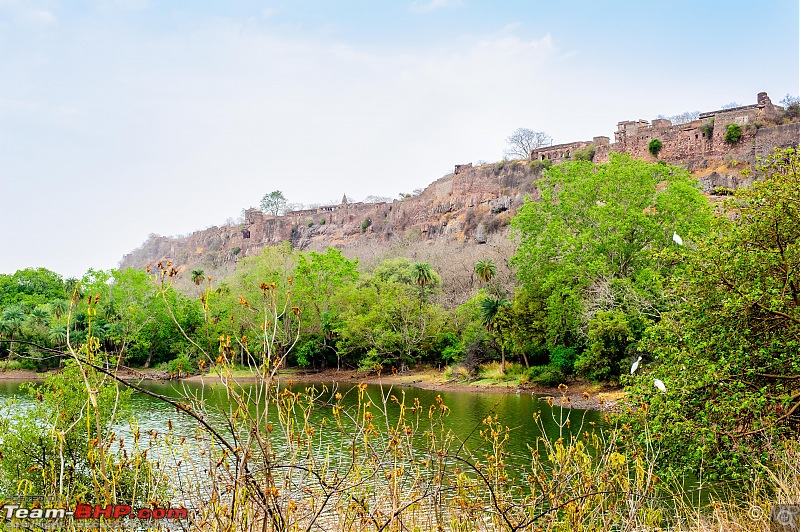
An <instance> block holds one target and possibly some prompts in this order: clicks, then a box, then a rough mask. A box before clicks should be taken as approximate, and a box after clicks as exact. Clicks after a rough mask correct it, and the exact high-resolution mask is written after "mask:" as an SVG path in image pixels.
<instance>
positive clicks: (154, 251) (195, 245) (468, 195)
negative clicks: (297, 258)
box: [120, 161, 537, 278]
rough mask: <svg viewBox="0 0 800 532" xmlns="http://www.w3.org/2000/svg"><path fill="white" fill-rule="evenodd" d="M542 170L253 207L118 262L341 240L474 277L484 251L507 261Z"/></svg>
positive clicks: (156, 239) (485, 170) (154, 240)
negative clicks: (511, 235)
mask: <svg viewBox="0 0 800 532" xmlns="http://www.w3.org/2000/svg"><path fill="white" fill-rule="evenodd" d="M536 177H537V174H536V173H535V172H534V170H532V169H531V167H530V165H529V164H528V162H527V161H517V162H504V163H498V164H487V165H482V166H478V167H474V168H471V167H470V168H467V169H464V170H462V171H460V172H458V173H454V174H449V175H446V176H444V177H442V178H441V179H439V180H437V181H435V182H433V183H432V184H431V185H429V186H428V187H427V188H426V189H425V190H424V191H423V192H422V193H421V194H419V195H418V196H414V197H411V198H407V199H404V200H395V201H393V202H391V203H342V204H341V205H336V206H328V207H321V208H318V209H314V210H306V211H297V212H290V213H288V214H286V215H284V216H277V217H276V216H270V215H266V214H264V213H263V212H261V211H259V210H257V209H250V210H248V211H246V212H245V220H244V223H242V224H241V225H228V226H222V227H210V228H208V229H204V230H202V231H196V232H194V233H192V234H191V235H188V236H184V237H166V236H159V235H150V237H149V238H148V239H147V241H146V242H145V243H144V244H143V245H142V246H141V247H140V248H138V249H136V250H134V251H132V252H131V253H129V254H127V255H125V257H124V258H123V259H122V262H121V264H120V266H121V267H123V268H125V267H133V268H145V267H146V266H147V265H148V264H155V263H157V262H159V261H166V260H171V261H172V263H173V264H174V265H177V267H178V269H179V270H180V271H188V270H191V269H194V268H203V269H204V270H205V271H206V272H207V273H210V274H212V275H215V276H216V277H220V276H224V275H226V274H229V273H230V272H231V271H233V269H234V267H235V264H236V262H238V261H239V260H241V259H242V258H243V257H247V256H250V255H255V254H258V253H260V251H261V249H263V248H264V247H265V246H271V245H276V244H279V243H280V242H283V241H289V242H290V243H291V244H292V246H293V247H294V248H296V249H301V250H315V251H324V250H325V249H327V248H328V247H335V248H339V249H342V250H343V251H344V252H345V254H346V255H348V256H351V257H358V258H359V259H360V260H361V261H362V263H363V262H365V263H367V264H369V263H372V262H377V261H378V260H380V258H382V257H384V256H393V255H405V256H408V257H411V258H414V259H416V260H421V261H422V260H424V261H426V262H430V263H431V264H432V266H433V267H434V268H437V266H438V268H437V269H438V270H439V271H440V273H443V274H444V273H445V272H443V271H442V270H447V269H453V268H455V269H458V270H463V271H461V273H460V274H459V275H460V276H461V277H464V278H471V276H472V265H473V264H474V262H475V261H476V260H479V259H480V258H483V257H494V258H495V259H496V260H497V261H498V263H499V264H500V265H501V266H502V265H503V264H505V262H506V260H507V259H508V257H509V256H510V254H511V250H512V249H513V246H512V243H511V242H510V240H509V239H508V227H507V226H508V224H509V221H510V219H511V217H512V216H513V214H514V213H515V212H516V210H517V208H518V207H519V206H520V205H521V204H522V203H523V201H524V199H525V195H526V194H528V193H532V192H534V187H533V186H532V185H533V183H534V180H535V179H536ZM486 244H488V245H486ZM462 262H463V264H466V266H462V265H461V263H462ZM443 277H444V275H443Z"/></svg>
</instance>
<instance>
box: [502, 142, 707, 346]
mask: <svg viewBox="0 0 800 532" xmlns="http://www.w3.org/2000/svg"><path fill="white" fill-rule="evenodd" d="M538 187H539V190H540V192H541V199H540V200H539V201H527V202H526V203H525V204H524V205H523V206H522V207H521V208H520V211H519V213H518V214H517V216H516V217H515V218H514V219H513V221H512V228H513V230H514V233H515V235H516V236H517V237H518V238H519V246H518V248H517V253H516V255H515V256H514V258H513V263H514V264H515V265H517V266H518V276H519V278H520V280H521V281H522V283H523V285H524V286H525V287H526V288H527V289H531V290H534V291H535V292H536V293H538V294H539V297H541V298H543V299H544V300H546V317H545V319H544V329H545V335H546V338H547V343H548V345H550V346H555V345H564V346H566V347H571V346H577V347H581V348H582V347H585V346H586V345H587V342H588V329H589V327H588V324H589V322H590V321H591V319H592V318H593V317H594V316H595V314H596V313H597V312H598V311H601V310H602V311H614V310H618V311H620V312H623V313H624V314H626V316H628V321H629V322H631V323H633V322H648V321H653V320H658V319H659V317H660V316H661V314H662V313H663V312H664V311H665V310H667V309H669V308H670V307H671V305H672V302H673V298H672V296H671V292H670V291H669V290H666V289H665V282H666V279H668V278H669V277H670V276H671V275H672V274H673V273H674V272H675V271H677V270H679V269H680V268H682V264H683V262H682V256H683V255H684V254H685V253H686V248H687V247H688V246H678V245H676V244H675V242H674V240H673V234H674V233H678V234H679V235H681V236H682V238H685V239H686V241H687V242H688V243H691V241H692V239H693V238H694V237H695V235H698V234H702V233H704V232H705V231H707V228H708V227H709V224H710V220H711V208H710V205H709V202H708V200H707V199H706V198H705V197H704V196H703V195H702V194H701V193H700V190H699V186H698V184H697V181H696V180H695V179H693V178H692V177H691V176H690V175H689V173H688V172H686V171H685V170H683V169H681V168H677V167H670V166H667V165H663V164H658V163H647V162H644V161H641V160H635V159H633V158H631V157H630V156H628V155H616V154H612V156H611V160H610V161H609V162H608V163H605V164H592V163H589V162H584V161H575V162H570V163H566V164H562V165H559V166H557V167H553V168H551V169H549V170H548V171H546V172H545V174H544V176H543V178H542V179H541V180H540V181H539V182H538ZM642 328H643V326H638V327H637V332H640V330H641V329H642Z"/></svg>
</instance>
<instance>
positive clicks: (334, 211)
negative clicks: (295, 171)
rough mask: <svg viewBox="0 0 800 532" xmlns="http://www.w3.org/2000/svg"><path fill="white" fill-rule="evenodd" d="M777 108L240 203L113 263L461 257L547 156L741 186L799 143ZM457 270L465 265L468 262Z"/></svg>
mask: <svg viewBox="0 0 800 532" xmlns="http://www.w3.org/2000/svg"><path fill="white" fill-rule="evenodd" d="M782 113H783V110H782V108H780V107H778V106H774V105H772V102H771V101H770V100H769V97H768V96H767V95H766V93H760V94H759V95H758V101H757V103H756V104H753V105H748V106H742V107H737V108H734V109H726V110H720V111H713V112H710V113H702V114H700V116H699V118H698V119H697V120H695V121H693V122H690V123H688V124H680V125H673V124H672V123H671V122H670V121H669V120H663V119H659V120H654V121H653V123H649V122H646V121H644V120H639V121H626V122H620V123H619V124H618V131H617V133H616V134H615V142H614V143H613V144H611V143H610V142H609V139H608V138H607V137H594V139H593V140H592V141H591V142H589V141H585V142H583V141H581V142H573V143H569V144H559V145H556V146H548V147H542V148H539V149H537V150H534V151H533V152H531V161H530V162H529V161H502V162H500V163H497V164H484V165H480V166H473V165H472V164H471V163H469V164H459V165H456V166H455V170H454V172H453V173H452V174H448V175H446V176H444V177H442V178H440V179H438V180H436V181H434V182H433V183H431V184H430V185H429V186H428V187H427V188H426V189H425V190H424V191H422V192H421V193H420V194H419V195H417V196H413V197H408V198H405V199H403V200H395V201H392V202H387V203H351V202H349V201H348V200H347V197H346V196H345V197H343V199H342V202H341V204H339V205H329V206H324V207H320V208H317V209H310V210H303V211H295V212H290V213H287V214H286V215H284V216H270V215H267V214H265V213H263V212H262V211H260V210H258V209H249V210H247V211H246V212H245V216H244V221H243V223H241V224H239V225H235V226H234V225H227V226H222V227H210V228H208V229H204V230H202V231H196V232H194V233H192V234H191V235H188V236H184V237H165V236H158V235H150V237H149V238H148V239H147V241H146V242H145V243H144V244H143V245H142V246H141V247H140V248H139V249H136V250H134V251H132V252H131V253H129V254H127V255H126V256H125V257H124V258H123V259H122V262H121V267H129V266H130V267H134V268H145V267H146V266H147V265H148V264H152V263H156V262H158V261H162V260H171V261H172V263H173V264H175V265H178V268H179V269H180V270H186V269H191V268H195V267H202V268H207V269H209V270H211V271H213V272H215V273H217V274H219V273H222V274H223V275H225V274H226V273H227V272H229V271H232V270H233V268H234V267H235V264H236V262H238V261H239V260H240V259H241V258H242V257H246V256H249V255H253V254H257V253H260V251H261V249H263V248H264V247H265V246H271V245H276V244H278V243H280V242H284V241H288V242H290V243H291V245H292V246H293V247H294V248H296V249H307V250H319V251H322V250H324V249H326V248H328V247H329V246H333V247H336V248H339V249H342V250H345V252H346V253H348V254H349V255H350V256H353V257H360V258H361V259H362V260H363V259H364V257H372V258H373V259H375V260H379V259H380V257H381V256H383V254H385V253H391V252H392V251H391V250H392V249H398V248H399V249H400V251H397V253H403V254H406V255H408V256H411V255H413V254H420V256H424V257H431V256H434V257H435V256H436V254H435V253H433V252H431V251H427V252H423V251H421V250H424V249H428V250H432V249H434V248H440V249H441V251H442V253H441V254H440V255H441V256H442V257H447V259H443V260H444V262H443V264H445V263H446V262H447V260H450V261H451V262H452V261H458V260H462V258H463V260H465V261H469V260H472V258H471V257H473V256H478V255H480V254H481V253H482V252H475V251H471V249H472V248H474V247H476V246H484V247H487V246H486V244H487V243H490V246H491V245H493V244H491V243H492V242H494V243H495V244H494V245H495V247H498V246H499V247H502V245H501V244H500V243H499V242H502V241H500V240H497V238H496V236H497V235H503V234H505V233H506V232H507V230H506V226H507V225H508V223H509V221H510V219H511V217H512V216H513V215H514V213H516V211H517V209H518V208H519V206H520V205H521V204H522V203H523V201H524V200H525V196H526V194H531V196H532V198H533V199H534V200H535V199H537V196H536V194H537V189H536V187H534V186H533V183H534V181H535V179H536V178H537V176H538V175H539V173H540V172H541V170H542V168H543V167H545V166H546V165H548V164H560V163H563V162H566V161H568V160H571V159H574V158H575V157H577V156H578V155H579V154H580V156H582V157H586V156H588V155H587V154H589V153H592V154H593V156H594V160H595V162H604V161H607V160H608V158H609V156H610V153H611V152H627V153H630V154H632V155H633V156H634V157H638V158H642V159H646V160H651V161H656V160H662V161H665V162H668V163H670V164H679V165H683V166H685V167H686V168H687V169H688V170H690V171H691V172H692V173H693V174H694V175H695V176H696V177H697V178H698V179H699V181H700V183H701V184H702V186H703V190H704V191H705V192H706V193H708V194H711V195H713V194H716V193H727V192H728V190H727V189H732V188H736V187H740V186H747V185H749V184H750V183H751V182H752V181H753V179H757V178H758V159H759V157H762V158H763V157H765V156H766V155H767V154H768V153H769V152H770V151H772V149H773V148H775V147H785V146H796V145H798V143H800V123H798V122H794V123H785V124H784V123H782V122H783V121H785V120H784V118H783V115H782ZM730 124H736V125H738V126H739V128H740V129H741V138H740V139H739V140H738V141H737V142H735V143H730V142H728V141H726V139H725V132H726V130H727V127H728V125H730ZM653 139H658V140H660V141H661V142H662V143H663V148H662V151H661V152H660V153H658V157H657V158H656V157H654V156H653V155H652V154H650V152H649V150H648V144H649V143H650V141H651V140H653ZM545 163H546V164H545ZM484 254H485V253H484ZM467 257H470V258H467ZM367 260H369V259H367ZM448 265H451V264H448ZM465 272H467V273H466V274H467V275H471V268H466V269H465Z"/></svg>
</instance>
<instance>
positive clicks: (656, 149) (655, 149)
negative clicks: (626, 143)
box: [647, 139, 664, 157]
mask: <svg viewBox="0 0 800 532" xmlns="http://www.w3.org/2000/svg"><path fill="white" fill-rule="evenodd" d="M663 147H664V144H663V143H662V142H661V141H660V140H658V139H653V140H651V141H650V142H648V143H647V151H649V152H650V155H652V156H653V157H658V154H659V153H660V152H661V148H663Z"/></svg>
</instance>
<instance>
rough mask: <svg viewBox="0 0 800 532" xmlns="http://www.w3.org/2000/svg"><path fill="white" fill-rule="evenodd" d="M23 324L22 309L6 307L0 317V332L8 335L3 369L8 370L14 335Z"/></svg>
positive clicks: (23, 315) (23, 314)
mask: <svg viewBox="0 0 800 532" xmlns="http://www.w3.org/2000/svg"><path fill="white" fill-rule="evenodd" d="M24 322H25V313H24V312H23V311H22V308H20V307H18V306H10V307H6V308H5V310H3V315H2V317H0V331H2V333H3V334H7V335H8V339H9V343H8V358H6V364H5V367H6V368H8V361H9V360H10V359H11V354H12V353H13V352H14V334H15V333H17V334H19V332H20V329H21V328H22V324H23V323H24Z"/></svg>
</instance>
